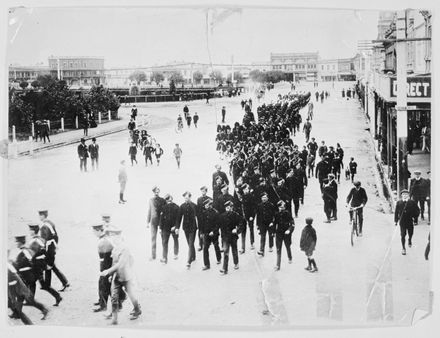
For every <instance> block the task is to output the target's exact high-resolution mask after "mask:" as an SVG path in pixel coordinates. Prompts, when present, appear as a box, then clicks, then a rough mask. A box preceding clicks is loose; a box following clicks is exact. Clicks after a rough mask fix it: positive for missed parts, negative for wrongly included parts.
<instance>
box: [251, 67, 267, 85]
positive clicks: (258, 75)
mask: <svg viewBox="0 0 440 338" xmlns="http://www.w3.org/2000/svg"><path fill="white" fill-rule="evenodd" d="M263 76H264V73H263V72H262V71H260V70H259V69H253V70H251V71H250V72H249V78H250V79H251V80H252V81H254V82H264V79H263Z"/></svg>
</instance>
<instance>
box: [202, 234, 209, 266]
mask: <svg viewBox="0 0 440 338" xmlns="http://www.w3.org/2000/svg"><path fill="white" fill-rule="evenodd" d="M210 245H211V240H210V238H209V235H203V264H204V265H205V266H206V267H207V268H209V267H210V266H211V265H210V262H209V247H210Z"/></svg>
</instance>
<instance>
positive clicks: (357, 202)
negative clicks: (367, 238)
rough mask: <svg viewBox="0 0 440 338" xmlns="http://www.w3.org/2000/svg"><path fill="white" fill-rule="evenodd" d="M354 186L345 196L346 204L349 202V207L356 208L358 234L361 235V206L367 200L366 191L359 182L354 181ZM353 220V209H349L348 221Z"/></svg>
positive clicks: (362, 219)
mask: <svg viewBox="0 0 440 338" xmlns="http://www.w3.org/2000/svg"><path fill="white" fill-rule="evenodd" d="M353 185H354V187H353V188H352V189H351V190H350V193H349V194H348V196H347V205H348V204H350V207H351V209H353V208H358V209H357V213H358V219H359V236H362V224H363V221H364V217H363V212H362V211H363V207H364V206H365V204H366V203H367V201H368V197H367V192H366V191H365V189H364V188H362V187H361V182H359V181H355V182H354V183H353ZM352 220H353V210H350V222H351V221H352Z"/></svg>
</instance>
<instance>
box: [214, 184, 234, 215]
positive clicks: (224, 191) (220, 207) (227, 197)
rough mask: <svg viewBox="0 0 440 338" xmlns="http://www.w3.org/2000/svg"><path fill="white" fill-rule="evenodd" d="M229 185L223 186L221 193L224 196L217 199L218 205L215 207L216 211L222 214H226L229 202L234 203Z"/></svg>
mask: <svg viewBox="0 0 440 338" xmlns="http://www.w3.org/2000/svg"><path fill="white" fill-rule="evenodd" d="M228 188H229V187H228V185H227V184H223V185H222V188H221V191H222V194H221V195H220V196H219V197H218V198H217V203H216V205H215V209H216V210H217V211H218V212H219V213H220V214H222V213H224V212H225V210H226V208H225V203H226V202H228V201H233V200H234V197H233V196H232V195H231V194H229V192H228Z"/></svg>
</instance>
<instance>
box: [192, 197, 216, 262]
mask: <svg viewBox="0 0 440 338" xmlns="http://www.w3.org/2000/svg"><path fill="white" fill-rule="evenodd" d="M212 203H213V201H212V199H210V198H209V197H208V199H206V200H205V201H204V202H203V210H201V212H200V217H199V218H198V219H199V231H200V233H201V235H202V238H203V264H204V266H203V270H208V269H210V268H211V265H210V261H209V247H210V246H211V244H213V245H214V250H215V256H216V258H217V264H220V263H221V259H222V255H221V251H220V246H219V242H218V237H219V229H220V219H219V213H218V212H217V210H215V209H214V208H213V207H212Z"/></svg>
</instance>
